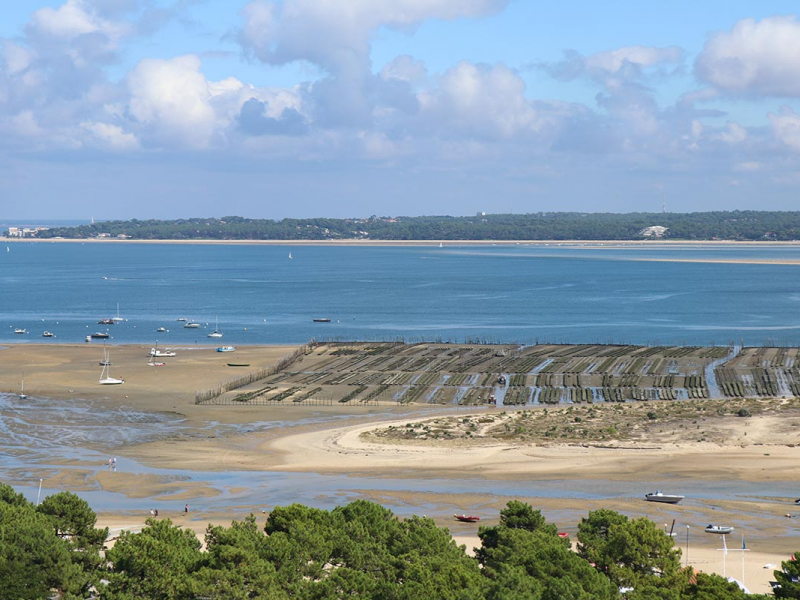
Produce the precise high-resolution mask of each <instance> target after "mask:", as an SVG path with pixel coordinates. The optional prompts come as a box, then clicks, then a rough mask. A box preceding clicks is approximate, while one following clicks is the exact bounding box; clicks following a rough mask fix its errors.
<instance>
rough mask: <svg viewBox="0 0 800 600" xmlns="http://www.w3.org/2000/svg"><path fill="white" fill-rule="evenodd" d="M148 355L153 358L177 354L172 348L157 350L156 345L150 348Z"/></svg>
mask: <svg viewBox="0 0 800 600" xmlns="http://www.w3.org/2000/svg"><path fill="white" fill-rule="evenodd" d="M150 356H153V357H155V358H169V357H170V356H177V354H176V353H175V352H173V351H172V350H159V349H158V346H156V347H155V348H150Z"/></svg>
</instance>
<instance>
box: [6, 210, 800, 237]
mask: <svg viewBox="0 0 800 600" xmlns="http://www.w3.org/2000/svg"><path fill="white" fill-rule="evenodd" d="M6 235H8V232H6ZM35 236H36V237H37V238H48V239H52V238H68V239H90V238H98V237H100V238H102V237H115V238H116V237H124V238H130V239H136V240H167V239H175V240H320V241H323V240H353V239H362V240H387V241H413V240H445V241H446V240H453V241H458V240H462V241H479V240H498V241H503V240H607V241H613V240H617V241H621V240H642V239H647V238H650V239H668V240H699V241H702V240H742V241H756V240H761V241H764V240H769V241H791V240H798V239H800V211H792V212H776V211H730V212H696V213H624V214H615V213H561V212H539V213H528V214H479V215H477V216H471V217H449V216H423V217H377V216H372V217H369V218H363V219H358V218H353V219H328V218H315V219H282V220H279V221H275V220H270V219H248V218H244V217H223V218H220V219H218V218H191V219H177V220H171V221H164V220H155V219H150V220H144V221H142V220H138V219H132V220H129V221H103V222H98V223H92V224H89V225H81V226H78V227H54V228H50V229H45V230H41V231H38V232H37V233H36V234H35Z"/></svg>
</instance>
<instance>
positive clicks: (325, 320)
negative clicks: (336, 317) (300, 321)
mask: <svg viewBox="0 0 800 600" xmlns="http://www.w3.org/2000/svg"><path fill="white" fill-rule="evenodd" d="M311 320H312V321H314V323H330V322H331V320H330V319H311Z"/></svg>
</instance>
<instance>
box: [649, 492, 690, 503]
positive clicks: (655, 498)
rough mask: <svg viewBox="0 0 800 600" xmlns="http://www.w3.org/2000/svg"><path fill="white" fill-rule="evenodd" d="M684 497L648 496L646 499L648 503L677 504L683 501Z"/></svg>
mask: <svg viewBox="0 0 800 600" xmlns="http://www.w3.org/2000/svg"><path fill="white" fill-rule="evenodd" d="M683 498H684V496H670V495H668V494H662V495H660V496H659V495H656V494H647V495H646V496H645V497H644V499H645V500H647V501H648V502H660V503H662V504H677V503H678V502H680V501H681V500H683Z"/></svg>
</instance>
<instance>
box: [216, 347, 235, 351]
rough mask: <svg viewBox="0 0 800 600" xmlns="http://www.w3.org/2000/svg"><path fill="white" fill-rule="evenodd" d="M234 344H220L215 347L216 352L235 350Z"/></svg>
mask: <svg viewBox="0 0 800 600" xmlns="http://www.w3.org/2000/svg"><path fill="white" fill-rule="evenodd" d="M235 351H236V346H220V347H219V348H217V352H235Z"/></svg>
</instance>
